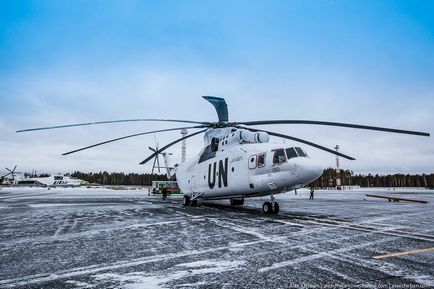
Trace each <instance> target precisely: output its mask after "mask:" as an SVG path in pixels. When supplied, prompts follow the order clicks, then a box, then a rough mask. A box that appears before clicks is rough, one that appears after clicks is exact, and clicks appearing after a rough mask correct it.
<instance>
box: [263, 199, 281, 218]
mask: <svg viewBox="0 0 434 289" xmlns="http://www.w3.org/2000/svg"><path fill="white" fill-rule="evenodd" d="M262 211H263V212H264V214H277V213H279V204H278V203H277V202H276V201H275V199H274V196H273V195H271V203H270V202H265V203H264V204H263V205H262Z"/></svg>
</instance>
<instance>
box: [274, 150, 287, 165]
mask: <svg viewBox="0 0 434 289" xmlns="http://www.w3.org/2000/svg"><path fill="white" fill-rule="evenodd" d="M284 162H286V156H285V151H284V150H283V149H278V150H275V151H274V155H273V164H281V163H284Z"/></svg>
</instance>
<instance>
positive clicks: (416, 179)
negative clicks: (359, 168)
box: [311, 168, 434, 188]
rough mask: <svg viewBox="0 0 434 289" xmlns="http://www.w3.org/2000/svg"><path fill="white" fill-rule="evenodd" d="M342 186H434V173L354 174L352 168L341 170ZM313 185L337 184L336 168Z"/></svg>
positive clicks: (326, 171) (329, 169)
mask: <svg viewBox="0 0 434 289" xmlns="http://www.w3.org/2000/svg"><path fill="white" fill-rule="evenodd" d="M340 178H341V185H342V186H360V187H424V188H433V187H434V173H432V174H412V175H410V174H389V175H379V174H375V175H373V174H367V175H362V174H354V172H353V171H351V170H342V169H341V170H340ZM311 185H312V186H314V187H317V188H327V187H335V186H336V169H334V168H327V169H325V170H324V172H323V174H322V176H321V177H320V178H319V179H317V180H316V181H314V182H313V183H312V184H311Z"/></svg>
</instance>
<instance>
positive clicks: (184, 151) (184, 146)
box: [181, 129, 188, 163]
mask: <svg viewBox="0 0 434 289" xmlns="http://www.w3.org/2000/svg"><path fill="white" fill-rule="evenodd" d="M187 134H188V131H187V130H186V129H183V130H181V135H182V137H185V136H186V135H187ZM186 154H187V141H186V140H185V139H183V140H182V147H181V163H185V157H186Z"/></svg>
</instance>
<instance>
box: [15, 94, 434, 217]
mask: <svg viewBox="0 0 434 289" xmlns="http://www.w3.org/2000/svg"><path fill="white" fill-rule="evenodd" d="M202 97H203V98H204V99H205V100H207V101H208V102H210V103H211V104H212V105H213V106H214V108H215V110H216V112H217V116H218V121H217V122H209V121H193V120H177V119H123V120H109V121H99V122H87V123H77V124H68V125H57V126H48V127H39V128H31V129H23V130H18V131H17V133H21V132H29V131H37V130H48V129H60V128H67V127H79V126H89V125H99V124H110V123H122V122H153V121H158V122H174V123H188V124H190V126H184V127H177V128H168V129H161V130H154V131H146V132H141V133H136V134H131V135H127V136H122V137H118V138H115V139H110V140H107V141H104V142H100V143H97V144H93V145H89V146H86V147H82V148H79V149H76V150H73V151H69V152H66V153H63V154H62V155H69V154H73V153H77V152H79V151H83V150H86V149H90V148H93V147H96V146H100V145H104V144H107V143H111V142H115V141H119V140H123V139H127V138H132V137H137V136H140V135H146V134H155V133H159V132H166V131H178V130H183V129H189V130H191V129H194V130H198V131H195V132H193V133H191V134H188V135H185V136H183V137H181V138H179V139H177V140H174V141H172V142H170V143H169V144H167V145H165V146H163V147H161V148H158V146H157V147H156V148H155V149H151V150H152V151H153V153H152V154H151V155H150V156H148V157H147V158H146V159H145V160H143V161H142V162H140V164H142V165H143V164H145V163H147V162H149V161H150V160H152V159H154V158H158V156H159V155H160V154H162V155H163V157H164V159H165V168H166V171H167V176H168V178H169V179H173V178H176V180H177V181H178V185H179V187H180V189H181V191H182V193H183V199H182V204H183V205H184V206H196V205H197V203H198V200H201V201H203V200H221V199H229V200H230V203H231V205H234V206H236V205H243V204H244V199H245V198H249V197H258V196H270V201H266V202H264V203H263V205H262V210H263V212H264V213H265V214H277V213H278V212H279V204H278V202H277V201H276V200H275V197H274V195H276V194H280V193H284V192H288V191H291V190H296V189H299V188H303V187H305V186H307V185H308V184H310V183H311V182H313V181H314V180H316V179H317V178H319V177H320V176H321V175H322V172H323V168H322V167H321V166H320V165H319V164H317V163H316V162H315V161H314V160H312V159H311V158H310V157H309V156H308V154H307V153H306V151H305V150H304V149H302V148H301V147H298V146H289V145H281V144H273V143H270V142H269V140H270V136H275V137H279V138H283V139H289V140H292V141H295V142H298V143H302V144H305V145H308V146H311V147H314V148H317V149H320V150H323V151H325V152H328V153H331V154H334V155H337V156H339V157H342V158H345V159H348V160H355V158H353V157H351V156H349V155H346V154H343V153H341V152H338V151H335V150H333V149H329V148H326V147H324V146H321V145H319V144H316V143H313V142H310V141H308V140H305V139H301V138H297V137H294V136H290V135H286V134H281V133H276V132H272V131H268V130H262V129H258V128H253V127H252V126H260V125H277V124H304V125H321V126H336V127H345V128H353V129H364V130H374V131H382V132H391V133H398V134H408V135H417V136H430V134H429V133H426V132H419V131H410V130H402V129H394V128H386V127H377V126H368V125H359V124H352V123H341V122H329V121H317V120H255V121H237V122H233V121H229V117H228V108H227V104H226V101H225V99H224V98H221V97H216V96H202ZM202 133H204V147H203V148H202V150H201V151H200V152H199V154H197V155H195V156H193V157H190V158H189V159H188V160H186V161H185V162H184V163H181V164H175V165H173V166H171V165H170V164H169V161H170V160H169V157H168V154H167V153H165V151H166V150H167V149H168V148H170V147H171V146H173V145H175V144H176V143H178V142H181V141H183V140H185V139H187V138H191V137H193V136H196V135H199V134H202ZM154 166H155V160H154ZM158 166H159V165H158Z"/></svg>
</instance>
